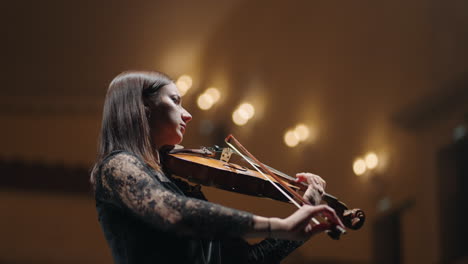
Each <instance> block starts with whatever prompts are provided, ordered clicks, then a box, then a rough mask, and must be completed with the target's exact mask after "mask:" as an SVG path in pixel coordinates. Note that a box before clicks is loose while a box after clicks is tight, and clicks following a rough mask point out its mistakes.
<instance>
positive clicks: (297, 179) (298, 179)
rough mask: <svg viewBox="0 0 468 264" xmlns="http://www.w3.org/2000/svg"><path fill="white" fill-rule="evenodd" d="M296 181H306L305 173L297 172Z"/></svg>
mask: <svg viewBox="0 0 468 264" xmlns="http://www.w3.org/2000/svg"><path fill="white" fill-rule="evenodd" d="M295 181H296V182H305V181H307V179H306V177H305V176H304V175H303V174H296V180H295Z"/></svg>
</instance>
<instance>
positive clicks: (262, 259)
mask: <svg viewBox="0 0 468 264" xmlns="http://www.w3.org/2000/svg"><path fill="white" fill-rule="evenodd" d="M303 243H304V242H302V241H289V240H281V239H273V238H268V239H264V240H262V241H261V242H260V243H257V244H255V245H251V246H250V247H249V249H248V256H247V258H248V263H270V264H271V263H280V261H281V260H282V259H284V258H285V257H287V256H288V255H289V254H291V252H293V251H294V250H295V249H296V248H298V247H300V246H301V245H302V244H303Z"/></svg>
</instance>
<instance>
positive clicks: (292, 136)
mask: <svg viewBox="0 0 468 264" xmlns="http://www.w3.org/2000/svg"><path fill="white" fill-rule="evenodd" d="M284 143H286V146H288V147H291V148H292V147H295V146H297V144H299V139H298V138H297V136H296V133H294V131H292V130H288V131H287V132H286V133H285V134H284Z"/></svg>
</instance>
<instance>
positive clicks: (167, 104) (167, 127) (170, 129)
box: [149, 83, 192, 148]
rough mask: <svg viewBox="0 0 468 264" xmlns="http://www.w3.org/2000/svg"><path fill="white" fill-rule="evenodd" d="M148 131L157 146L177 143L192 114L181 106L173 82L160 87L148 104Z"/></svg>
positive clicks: (182, 135)
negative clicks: (155, 96)
mask: <svg viewBox="0 0 468 264" xmlns="http://www.w3.org/2000/svg"><path fill="white" fill-rule="evenodd" d="M150 109H151V115H150V118H149V125H150V130H151V131H150V133H151V137H152V139H153V142H154V143H155V144H156V146H157V147H158V148H160V147H162V146H167V145H176V144H179V143H180V142H181V141H182V139H183V137H184V133H185V129H186V127H187V123H188V122H189V121H190V120H192V116H191V115H190V113H189V112H187V110H185V109H184V108H183V107H182V99H181V97H180V94H179V91H178V89H177V87H176V85H175V84H174V83H170V84H168V85H165V86H163V87H161V89H160V90H159V93H158V95H157V98H155V99H154V100H153V101H152V102H151V105H150Z"/></svg>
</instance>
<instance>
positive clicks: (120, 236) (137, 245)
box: [95, 151, 302, 264]
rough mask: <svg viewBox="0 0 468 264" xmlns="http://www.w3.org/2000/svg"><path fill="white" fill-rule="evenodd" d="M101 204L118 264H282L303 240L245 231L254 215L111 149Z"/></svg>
mask: <svg viewBox="0 0 468 264" xmlns="http://www.w3.org/2000/svg"><path fill="white" fill-rule="evenodd" d="M95 198H96V208H97V212H98V218H99V222H100V224H101V227H102V229H103V232H104V235H105V237H106V240H107V242H108V244H109V246H110V248H111V250H112V255H113V258H114V261H115V263H197V264H198V263H200V264H207V263H210V264H212V263H279V262H280V261H281V260H282V259H283V258H284V257H286V256H287V255H288V254H289V253H291V252H292V251H293V250H294V249H296V248H297V247H299V246H300V245H301V244H302V243H301V242H296V241H286V240H277V239H265V240H263V241H261V242H260V243H258V244H255V245H250V244H248V243H247V242H246V241H245V240H243V239H242V238H241V235H242V234H244V233H245V232H246V230H248V229H249V228H251V226H252V225H253V219H252V217H253V216H252V214H250V213H247V212H243V211H239V210H235V209H230V208H227V207H224V206H221V205H217V204H214V203H210V202H207V201H206V200H205V198H204V196H203V194H202V193H201V192H200V191H199V188H196V187H193V186H191V185H189V184H187V183H186V182H184V181H182V180H177V179H176V178H173V177H171V176H168V175H164V174H162V173H159V172H156V171H155V170H153V169H152V168H151V167H149V166H148V165H146V164H145V163H144V162H142V160H141V159H140V158H138V157H136V156H135V155H133V154H132V153H128V152H122V151H120V152H119V151H117V152H113V153H111V155H109V156H108V157H107V158H106V159H104V160H103V162H102V163H101V164H100V167H99V171H98V173H97V174H96V192H95Z"/></svg>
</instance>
